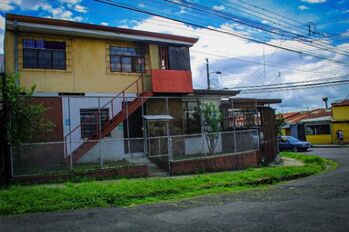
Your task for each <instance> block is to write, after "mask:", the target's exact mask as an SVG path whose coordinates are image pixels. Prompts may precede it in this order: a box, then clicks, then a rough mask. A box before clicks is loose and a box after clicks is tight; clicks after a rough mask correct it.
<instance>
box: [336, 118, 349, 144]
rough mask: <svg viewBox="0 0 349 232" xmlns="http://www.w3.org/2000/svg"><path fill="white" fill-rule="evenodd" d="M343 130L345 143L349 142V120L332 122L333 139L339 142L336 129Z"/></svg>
mask: <svg viewBox="0 0 349 232" xmlns="http://www.w3.org/2000/svg"><path fill="white" fill-rule="evenodd" d="M337 130H342V131H343V135H344V140H343V142H344V143H349V122H341V123H339V122H333V123H332V141H333V143H338V141H337V135H336V131H337Z"/></svg>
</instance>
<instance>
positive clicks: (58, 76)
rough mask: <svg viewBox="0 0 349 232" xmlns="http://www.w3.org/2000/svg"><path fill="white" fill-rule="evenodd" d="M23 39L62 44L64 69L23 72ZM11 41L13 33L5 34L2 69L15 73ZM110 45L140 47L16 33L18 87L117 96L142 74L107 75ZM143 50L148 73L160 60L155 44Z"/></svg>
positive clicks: (78, 38) (108, 73)
mask: <svg viewBox="0 0 349 232" xmlns="http://www.w3.org/2000/svg"><path fill="white" fill-rule="evenodd" d="M23 38H32V39H45V40H51V41H65V42H66V57H67V64H66V66H67V69H66V70H45V69H23V64H22V63H23V55H22V49H23V48H22V40H23ZM13 39H14V35H13V32H11V31H6V35H5V56H6V60H5V68H6V72H7V73H12V72H14V45H13ZM110 45H121V46H126V47H137V46H139V45H137V44H135V43H129V42H121V41H110V40H102V39H93V38H81V37H69V36H47V35H40V34H34V35H33V34H25V33H19V38H18V61H19V71H20V73H21V74H22V79H21V86H23V87H31V86H32V85H34V84H35V85H36V86H37V87H36V91H37V92H69V93H74V92H75V93H80V92H95V93H98V92H99V93H103V92H109V93H119V92H121V91H122V90H123V89H125V88H126V87H127V86H128V85H130V84H131V83H132V82H133V81H135V80H137V79H138V78H139V77H140V76H141V75H140V74H139V73H117V72H110V68H109V54H108V53H109V46H110ZM145 50H146V51H145V52H146V53H145V65H146V70H150V69H151V68H155V69H156V68H158V65H159V61H158V60H157V59H158V47H157V45H150V46H149V47H147V48H146V49H145ZM149 54H151V55H152V56H151V59H150V57H149ZM150 62H151V63H150ZM148 78H149V77H148ZM139 87H140V85H139ZM128 92H136V87H134V88H131V89H130V90H129V91H128Z"/></svg>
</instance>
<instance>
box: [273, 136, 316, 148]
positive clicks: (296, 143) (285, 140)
mask: <svg viewBox="0 0 349 232" xmlns="http://www.w3.org/2000/svg"><path fill="white" fill-rule="evenodd" d="M310 147H311V143H308V142H304V141H300V140H298V139H296V138H295V137H292V136H280V137H279V150H280V151H284V150H291V151H294V152H297V151H307V150H308V149H309V148H310Z"/></svg>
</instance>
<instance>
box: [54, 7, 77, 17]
mask: <svg viewBox="0 0 349 232" xmlns="http://www.w3.org/2000/svg"><path fill="white" fill-rule="evenodd" d="M51 13H52V17H53V18H56V19H67V20H70V19H72V16H73V13H72V12H71V11H69V10H66V9H65V8H64V7H62V6H61V7H57V8H54V9H52V10H51Z"/></svg>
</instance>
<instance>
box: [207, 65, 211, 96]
mask: <svg viewBox="0 0 349 232" xmlns="http://www.w3.org/2000/svg"><path fill="white" fill-rule="evenodd" d="M206 73H207V89H210V88H211V82H210V67H209V64H208V58H206Z"/></svg>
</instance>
